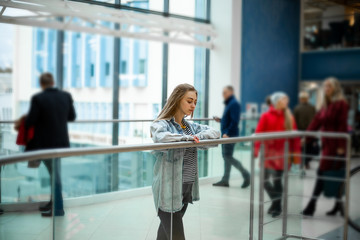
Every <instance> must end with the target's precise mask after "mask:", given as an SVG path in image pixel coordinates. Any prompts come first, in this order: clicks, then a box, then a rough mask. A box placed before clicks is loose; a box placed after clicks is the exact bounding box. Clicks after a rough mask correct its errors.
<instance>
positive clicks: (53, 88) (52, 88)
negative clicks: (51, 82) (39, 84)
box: [44, 87, 58, 91]
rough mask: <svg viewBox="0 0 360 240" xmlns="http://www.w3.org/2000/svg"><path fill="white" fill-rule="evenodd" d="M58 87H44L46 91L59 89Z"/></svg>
mask: <svg viewBox="0 0 360 240" xmlns="http://www.w3.org/2000/svg"><path fill="white" fill-rule="evenodd" d="M57 90H58V89H57V88H56V87H49V88H46V89H44V91H57Z"/></svg>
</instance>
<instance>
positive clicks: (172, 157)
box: [169, 149, 175, 240]
mask: <svg viewBox="0 0 360 240" xmlns="http://www.w3.org/2000/svg"><path fill="white" fill-rule="evenodd" d="M174 151H175V149H170V150H169V153H170V154H169V159H171V160H172V161H171V162H172V170H171V172H172V180H171V184H172V185H171V219H170V240H173V224H174V221H173V217H174V181H175V177H174V173H175V166H174V163H175V161H174Z"/></svg>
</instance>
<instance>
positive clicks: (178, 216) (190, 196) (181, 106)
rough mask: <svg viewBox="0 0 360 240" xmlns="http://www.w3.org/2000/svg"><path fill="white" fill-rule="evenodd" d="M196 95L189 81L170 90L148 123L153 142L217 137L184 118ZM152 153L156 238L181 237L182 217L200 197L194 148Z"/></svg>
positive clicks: (210, 130) (166, 239) (165, 239)
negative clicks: (153, 162)
mask: <svg viewBox="0 0 360 240" xmlns="http://www.w3.org/2000/svg"><path fill="white" fill-rule="evenodd" d="M197 98H198V93H197V91H196V89H195V88H194V87H193V86H192V85H190V84H180V85H178V86H177V87H176V88H175V89H174V91H173V92H172V93H171V95H170V97H169V99H168V100H167V102H166V104H165V106H164V108H163V109H162V110H161V112H160V114H159V116H158V118H157V119H156V120H155V121H154V122H153V123H152V124H151V127H150V131H151V137H152V139H153V141H154V142H155V143H166V142H184V141H190V142H194V143H198V142H199V140H204V139H217V138H220V132H219V131H217V130H215V129H213V128H210V127H209V126H207V125H201V124H198V123H194V122H191V121H187V120H186V119H185V118H186V117H187V116H191V117H192V116H193V113H194V110H195V107H196V103H197ZM154 154H155V155H156V157H157V160H156V163H155V166H154V180H153V184H152V190H153V196H154V202H155V208H156V211H157V213H158V216H159V218H160V221H161V222H160V225H159V228H158V232H157V238H156V239H157V240H169V239H174V240H183V239H185V233H184V225H183V217H184V215H185V212H186V209H187V207H188V204H189V203H191V204H192V203H193V201H198V200H199V199H200V197H199V174H198V156H197V148H196V147H191V148H186V149H172V150H168V151H155V152H154ZM173 174H174V175H173ZM174 176H175V178H176V181H174ZM171 229H172V231H171ZM171 232H172V236H171Z"/></svg>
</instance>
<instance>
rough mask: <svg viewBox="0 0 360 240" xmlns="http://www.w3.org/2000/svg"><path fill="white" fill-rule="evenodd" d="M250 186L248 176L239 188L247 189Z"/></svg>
mask: <svg viewBox="0 0 360 240" xmlns="http://www.w3.org/2000/svg"><path fill="white" fill-rule="evenodd" d="M249 185H250V174H248V175H247V176H246V177H244V182H243V184H242V185H241V188H247V187H248V186H249Z"/></svg>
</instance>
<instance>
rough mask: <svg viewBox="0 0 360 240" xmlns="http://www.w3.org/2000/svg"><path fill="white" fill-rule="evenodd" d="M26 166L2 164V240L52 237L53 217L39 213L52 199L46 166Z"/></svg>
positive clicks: (0, 209) (0, 236)
mask: <svg viewBox="0 0 360 240" xmlns="http://www.w3.org/2000/svg"><path fill="white" fill-rule="evenodd" d="M27 165H28V163H27V162H24V163H18V164H8V165H5V166H0V169H1V170H0V181H1V191H0V195H1V196H0V197H1V198H0V199H1V204H0V239H52V234H53V228H52V224H53V221H52V218H51V217H42V216H41V214H40V212H39V207H40V206H42V204H43V203H45V202H48V201H49V192H50V181H49V179H48V174H45V172H46V169H44V168H45V167H43V166H41V167H40V168H31V169H30V168H28V167H27ZM45 175H46V176H45Z"/></svg>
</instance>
